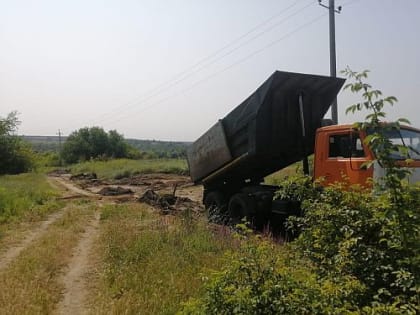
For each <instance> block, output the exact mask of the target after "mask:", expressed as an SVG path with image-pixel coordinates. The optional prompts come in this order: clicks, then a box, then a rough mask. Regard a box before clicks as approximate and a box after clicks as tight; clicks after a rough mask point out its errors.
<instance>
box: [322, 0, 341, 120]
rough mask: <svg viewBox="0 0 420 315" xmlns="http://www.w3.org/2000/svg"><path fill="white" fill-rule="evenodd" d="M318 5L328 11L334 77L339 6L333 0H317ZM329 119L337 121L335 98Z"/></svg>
mask: <svg viewBox="0 0 420 315" xmlns="http://www.w3.org/2000/svg"><path fill="white" fill-rule="evenodd" d="M318 2H319V5H320V6H322V7H324V8H327V9H328V11H329V20H330V75H331V76H332V77H333V78H335V77H337V62H336V57H335V13H341V6H339V7H338V8H337V10H336V9H335V3H334V2H335V1H334V0H329V3H328V5H325V4H323V3H322V0H318ZM331 119H332V120H333V121H334V123H335V124H337V123H338V110H337V98H335V99H334V101H333V103H332V107H331Z"/></svg>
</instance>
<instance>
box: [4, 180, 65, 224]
mask: <svg viewBox="0 0 420 315" xmlns="http://www.w3.org/2000/svg"><path fill="white" fill-rule="evenodd" d="M57 196H58V192H57V191H56V190H54V189H53V188H52V187H51V186H50V185H49V184H48V182H47V180H46V176H45V175H44V174H36V173H28V174H20V175H5V176H0V228H1V226H2V225H3V224H5V223H10V222H21V221H36V220H39V219H41V218H43V217H45V215H46V214H48V213H51V212H52V211H54V210H56V209H57V208H58V207H59V204H58V203H57V201H56V200H55V198H56V197H57Z"/></svg>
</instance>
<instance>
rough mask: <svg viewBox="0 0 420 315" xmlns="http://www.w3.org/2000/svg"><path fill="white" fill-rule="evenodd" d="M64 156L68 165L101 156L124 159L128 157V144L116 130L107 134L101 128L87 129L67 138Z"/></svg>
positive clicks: (82, 129)
mask: <svg viewBox="0 0 420 315" xmlns="http://www.w3.org/2000/svg"><path fill="white" fill-rule="evenodd" d="M62 154H63V159H64V161H66V162H67V163H76V162H78V161H86V160H89V159H92V158H97V157H100V156H106V157H115V158H123V157H127V156H128V144H127V143H126V142H125V140H124V137H123V136H122V135H121V134H119V133H118V132H117V131H116V130H111V131H109V133H106V132H105V131H104V130H103V129H102V128H100V127H91V128H88V127H85V128H81V129H79V130H77V131H74V132H73V133H72V134H71V135H70V136H69V137H68V138H67V140H66V142H65V143H64V147H63V153H62Z"/></svg>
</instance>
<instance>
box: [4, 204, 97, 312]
mask: <svg viewBox="0 0 420 315" xmlns="http://www.w3.org/2000/svg"><path fill="white" fill-rule="evenodd" d="M92 215H93V209H92V207H91V206H90V205H89V204H73V205H69V206H68V210H67V212H66V213H65V214H64V216H63V217H62V218H61V219H59V220H58V221H57V222H55V223H53V224H52V225H51V226H50V227H49V228H48V230H47V231H46V232H45V234H44V235H43V236H42V237H41V238H40V239H39V240H37V241H36V242H35V243H34V244H32V246H30V247H28V248H27V249H25V250H24V251H23V252H22V253H21V254H20V255H19V259H17V260H16V261H15V262H14V263H13V264H11V266H9V268H7V269H5V270H2V272H1V273H0V283H1V288H2V289H1V290H0V310H1V313H2V314H51V313H53V312H54V310H55V309H56V305H57V303H58V302H59V301H60V299H61V295H62V292H63V284H62V283H61V281H60V276H61V274H62V269H63V267H65V266H66V265H67V264H68V262H69V261H70V259H71V257H72V249H73V248H74V247H75V246H76V244H77V242H78V240H79V237H80V235H81V233H83V231H84V226H85V222H86V221H87V220H88V219H89V218H90V217H91V216H92Z"/></svg>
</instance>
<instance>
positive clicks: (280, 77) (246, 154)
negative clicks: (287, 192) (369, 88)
mask: <svg viewBox="0 0 420 315" xmlns="http://www.w3.org/2000/svg"><path fill="white" fill-rule="evenodd" d="M343 84H344V79H340V78H331V77H326V76H319V75H310V74H301V73H292V72H283V71H276V72H274V73H273V74H272V75H271V76H270V77H269V78H268V79H267V80H266V81H265V82H264V83H263V84H262V85H261V86H260V87H259V88H258V89H257V90H256V91H255V92H254V93H253V94H252V95H251V96H249V97H248V98H247V99H246V100H245V101H244V102H242V103H241V104H240V105H238V106H237V107H236V108H234V109H233V110H232V111H231V112H230V113H229V114H227V115H226V116H225V117H224V118H223V119H221V120H219V121H218V122H217V123H216V124H215V125H214V126H213V127H211V128H210V129H209V130H208V131H207V132H206V133H204V134H203V135H202V136H201V137H200V138H199V139H197V141H195V142H194V143H193V144H192V145H191V147H190V148H189V150H188V152H187V157H188V164H189V168H190V174H191V178H192V180H193V181H194V182H195V183H203V184H204V185H205V186H207V187H209V186H217V185H220V184H223V185H230V184H232V185H237V184H240V183H245V182H246V183H249V182H251V183H256V182H259V181H261V180H262V179H263V178H264V177H265V176H267V175H269V174H271V173H273V172H275V171H277V170H280V169H282V168H284V167H286V166H288V165H290V164H292V163H295V162H297V161H299V160H301V159H302V158H304V157H305V156H308V155H310V154H312V153H313V150H314V142H315V132H316V129H317V128H319V127H321V122H322V119H323V117H324V115H325V113H326V112H327V110H328V108H329V106H330V104H331V103H332V101H333V100H334V98H335V97H336V95H337V93H338V92H339V90H340V88H341V87H342V85H343ZM302 121H303V122H304V123H303V126H304V130H303V128H302V127H303V126H302Z"/></svg>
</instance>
